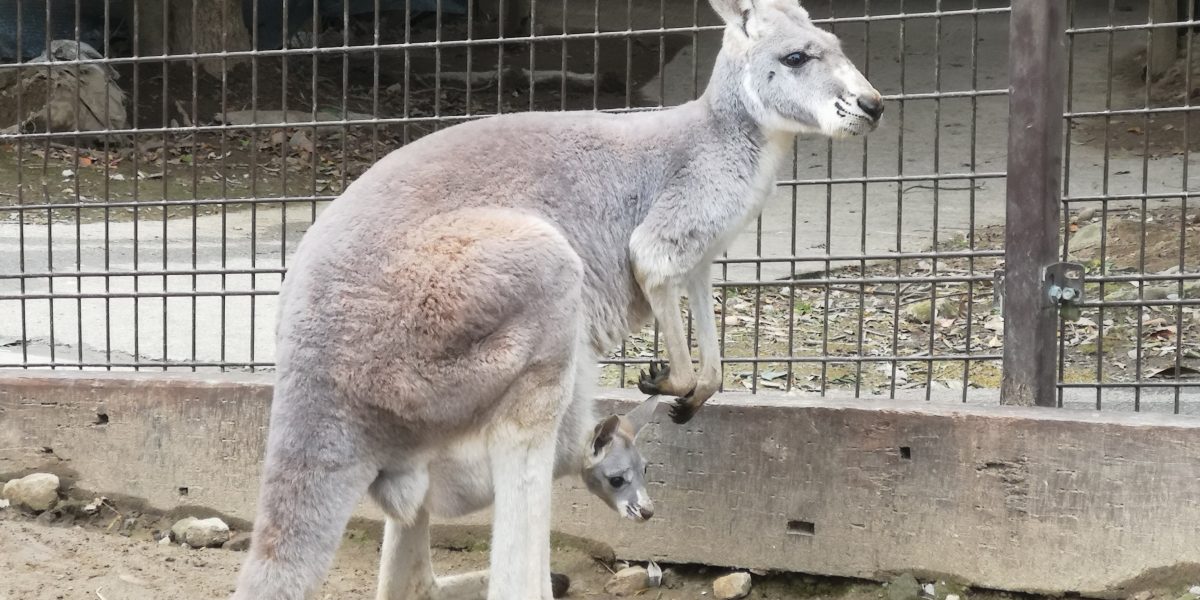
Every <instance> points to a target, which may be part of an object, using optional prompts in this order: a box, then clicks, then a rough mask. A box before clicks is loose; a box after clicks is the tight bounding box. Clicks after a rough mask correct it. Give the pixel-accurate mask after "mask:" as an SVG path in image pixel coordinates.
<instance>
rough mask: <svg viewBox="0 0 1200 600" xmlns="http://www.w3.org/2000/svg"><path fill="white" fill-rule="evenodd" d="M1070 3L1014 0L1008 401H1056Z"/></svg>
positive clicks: (1010, 60) (1007, 266)
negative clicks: (1051, 291)
mask: <svg viewBox="0 0 1200 600" xmlns="http://www.w3.org/2000/svg"><path fill="white" fill-rule="evenodd" d="M1066 7H1067V3H1066V2H1057V1H1053V2H1047V1H1046V0H1013V3H1012V15H1011V18H1010V21H1009V46H1008V47H1009V55H1008V56H1009V57H1008V72H1009V104H1008V118H1009V122H1008V191H1007V194H1008V196H1007V204H1006V206H1007V208H1006V221H1005V222H1006V226H1005V234H1004V240H1005V266H1004V270H1005V276H1004V378H1003V382H1002V385H1001V402H1002V403H1004V404H1016V405H1026V406H1028V405H1035V404H1036V405H1038V406H1055V405H1056V403H1057V401H1056V394H1055V388H1056V385H1057V376H1056V372H1055V365H1056V360H1055V357H1056V353H1057V343H1056V333H1057V310H1056V308H1055V306H1054V304H1053V303H1052V302H1051V301H1050V299H1049V296H1048V295H1047V293H1046V290H1045V289H1044V286H1043V281H1042V277H1043V275H1042V270H1043V268H1044V267H1045V266H1046V265H1048V264H1051V263H1053V262H1056V261H1057V260H1058V236H1059V212H1060V210H1061V201H1062V182H1061V175H1060V173H1061V171H1062V144H1063V98H1064V92H1065V81H1066V62H1065V44H1064V37H1065V26H1066Z"/></svg>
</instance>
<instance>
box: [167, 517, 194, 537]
mask: <svg viewBox="0 0 1200 600" xmlns="http://www.w3.org/2000/svg"><path fill="white" fill-rule="evenodd" d="M196 520H197V519H196V517H184V518H182V519H180V520H178V521H175V524H174V525H172V526H171V540H173V541H176V542H182V541H183V534H184V532H186V531H187V528H188V527H191V525H192V523H195V522H196Z"/></svg>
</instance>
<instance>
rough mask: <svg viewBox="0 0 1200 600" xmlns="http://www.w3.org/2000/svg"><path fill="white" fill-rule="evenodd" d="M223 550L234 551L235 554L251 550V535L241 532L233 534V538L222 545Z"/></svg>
mask: <svg viewBox="0 0 1200 600" xmlns="http://www.w3.org/2000/svg"><path fill="white" fill-rule="evenodd" d="M221 548H222V549H224V550H232V551H233V552H245V551H246V550H249V549H250V533H249V532H246V531H240V532H238V533H235V534H233V536H232V537H230V538H229V541H228V542H225V543H224V544H221Z"/></svg>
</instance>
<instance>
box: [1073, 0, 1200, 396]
mask: <svg viewBox="0 0 1200 600" xmlns="http://www.w3.org/2000/svg"><path fill="white" fill-rule="evenodd" d="M1196 8H1197V7H1196V5H1195V4H1194V3H1193V2H1188V1H1180V2H1176V1H1175V0H1170V1H1169V2H1163V1H1160V0H1152V1H1150V2H1131V1H1124V0H1122V1H1118V0H1108V1H1107V2H1077V3H1075V5H1074V6H1073V10H1072V15H1071V19H1072V20H1071V23H1070V25H1069V28H1068V30H1067V39H1068V47H1067V50H1068V56H1069V61H1070V63H1069V65H1070V76H1069V81H1068V92H1067V99H1066V100H1067V103H1066V124H1067V128H1066V133H1065V138H1066V139H1065V144H1066V145H1065V165H1064V166H1065V176H1064V213H1063V215H1064V219H1063V221H1064V223H1066V224H1067V227H1068V228H1069V229H1068V231H1067V232H1065V235H1064V236H1063V250H1062V251H1063V256H1064V257H1066V258H1067V259H1069V260H1074V261H1078V262H1081V263H1083V264H1085V266H1086V267H1087V276H1086V282H1087V286H1086V290H1085V291H1086V294H1087V302H1086V303H1085V304H1084V311H1083V319H1081V320H1080V321H1078V322H1075V323H1064V325H1063V326H1062V327H1061V329H1060V335H1059V345H1060V351H1059V377H1060V382H1061V383H1060V385H1059V388H1060V392H1059V399H1060V403H1063V402H1065V403H1068V404H1070V403H1079V404H1086V405H1090V406H1092V407H1094V408H1097V409H1105V410H1113V409H1117V410H1150V411H1164V412H1176V413H1179V412H1186V413H1194V412H1195V411H1196V407H1195V403H1194V398H1195V393H1196V388H1197V386H1200V381H1198V380H1197V379H1196V378H1195V377H1194V376H1193V375H1194V374H1195V373H1196V371H1195V367H1196V362H1195V360H1196V359H1197V358H1200V328H1198V327H1197V316H1196V315H1197V305H1198V304H1200V273H1198V272H1197V263H1198V262H1200V255H1198V254H1197V253H1198V252H1200V239H1198V237H1200V230H1197V223H1200V220H1197V217H1196V214H1195V213H1196V212H1197V211H1196V204H1195V201H1194V200H1192V196H1193V195H1194V188H1195V185H1196V184H1195V183H1194V181H1195V175H1194V173H1195V172H1196V167H1195V165H1194V160H1195V159H1194V157H1193V154H1192V150H1193V146H1194V145H1195V144H1196V142H1197V141H1200V132H1198V131H1193V128H1194V127H1196V124H1197V123H1198V121H1196V119H1195V117H1194V115H1193V111H1194V110H1195V108H1194V105H1193V98H1194V97H1195V94H1196V92H1197V88H1196V86H1197V85H1200V73H1197V72H1196V71H1194V69H1195V66H1194V65H1197V64H1200V63H1198V62H1197V61H1196V60H1194V59H1193V54H1194V53H1195V50H1194V49H1193V39H1194V37H1195V33H1194V31H1195V28H1196V26H1197V25H1198V24H1200V23H1197V22H1196V20H1195V19H1196V12H1197V11H1196Z"/></svg>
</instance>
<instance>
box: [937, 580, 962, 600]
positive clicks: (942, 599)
mask: <svg viewBox="0 0 1200 600" xmlns="http://www.w3.org/2000/svg"><path fill="white" fill-rule="evenodd" d="M966 593H967V587H966V586H964V585H961V584H959V583H956V582H954V581H938V582H937V583H935V584H934V585H933V597H934V598H936V599H937V600H962V597H963V596H965V595H966ZM952 597H953V598H952Z"/></svg>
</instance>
